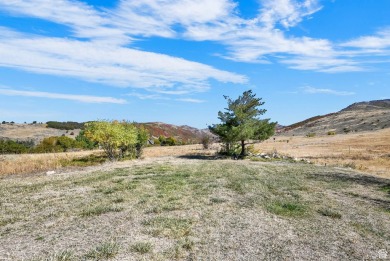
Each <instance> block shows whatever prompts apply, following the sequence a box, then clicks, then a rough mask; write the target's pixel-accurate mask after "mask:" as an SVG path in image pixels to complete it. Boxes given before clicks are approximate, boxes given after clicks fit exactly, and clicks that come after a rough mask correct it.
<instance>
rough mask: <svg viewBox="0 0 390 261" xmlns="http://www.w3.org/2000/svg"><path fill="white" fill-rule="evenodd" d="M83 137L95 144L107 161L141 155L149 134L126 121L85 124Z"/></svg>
mask: <svg viewBox="0 0 390 261" xmlns="http://www.w3.org/2000/svg"><path fill="white" fill-rule="evenodd" d="M84 135H85V137H87V138H88V139H89V140H91V141H92V142H97V143H98V144H99V146H100V147H101V148H102V149H103V150H104V152H105V153H106V155H107V157H108V158H109V160H117V159H120V158H124V157H131V158H133V157H137V156H140V155H141V154H142V149H143V147H144V145H145V144H146V142H147V140H148V138H149V134H148V133H147V131H146V130H145V129H143V128H137V127H136V125H135V124H134V123H129V122H126V121H123V122H119V121H94V122H89V123H86V124H85V133H84Z"/></svg>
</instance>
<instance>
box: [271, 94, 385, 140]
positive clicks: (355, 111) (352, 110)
mask: <svg viewBox="0 0 390 261" xmlns="http://www.w3.org/2000/svg"><path fill="white" fill-rule="evenodd" d="M389 127H390V99H386V100H376V101H368V102H357V103H354V104H351V105H349V106H348V107H346V108H344V109H342V110H341V111H339V112H336V113H329V114H326V115H319V116H315V117H311V118H309V119H306V120H304V121H301V122H297V123H294V124H292V125H289V126H286V127H284V128H281V129H280V130H278V133H284V134H288V135H306V134H308V133H316V134H320V135H324V134H327V133H328V132H335V133H349V132H360V131H374V130H380V129H384V128H389Z"/></svg>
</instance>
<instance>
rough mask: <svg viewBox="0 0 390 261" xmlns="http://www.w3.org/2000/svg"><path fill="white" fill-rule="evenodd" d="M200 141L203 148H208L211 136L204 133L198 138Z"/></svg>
mask: <svg viewBox="0 0 390 261" xmlns="http://www.w3.org/2000/svg"><path fill="white" fill-rule="evenodd" d="M200 142H201V143H202V145H203V149H205V150H207V149H209V147H210V144H211V137H210V136H209V135H207V134H204V135H202V137H201V138H200Z"/></svg>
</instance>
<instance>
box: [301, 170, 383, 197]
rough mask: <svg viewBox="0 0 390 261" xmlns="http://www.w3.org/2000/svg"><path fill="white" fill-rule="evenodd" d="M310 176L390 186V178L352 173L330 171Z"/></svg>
mask: <svg viewBox="0 0 390 261" xmlns="http://www.w3.org/2000/svg"><path fill="white" fill-rule="evenodd" d="M308 178H310V179H314V180H319V181H330V182H332V181H336V182H347V183H355V184H360V185H364V186H378V187H383V188H390V180H389V179H385V178H379V177H374V176H368V175H362V174H351V173H329V174H317V173H315V174H309V175H308ZM389 193H390V190H389Z"/></svg>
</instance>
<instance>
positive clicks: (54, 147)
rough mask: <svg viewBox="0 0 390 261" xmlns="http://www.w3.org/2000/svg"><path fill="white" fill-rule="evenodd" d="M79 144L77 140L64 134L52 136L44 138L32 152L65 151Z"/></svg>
mask: <svg viewBox="0 0 390 261" xmlns="http://www.w3.org/2000/svg"><path fill="white" fill-rule="evenodd" d="M79 146H80V145H79V143H78V142H77V141H75V140H73V139H71V138H69V137H66V136H61V137H57V136H53V137H48V138H44V139H43V140H42V141H41V143H40V144H38V146H36V147H35V148H34V150H33V152H36V153H47V152H66V151H68V150H70V149H74V148H78V147H79Z"/></svg>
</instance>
